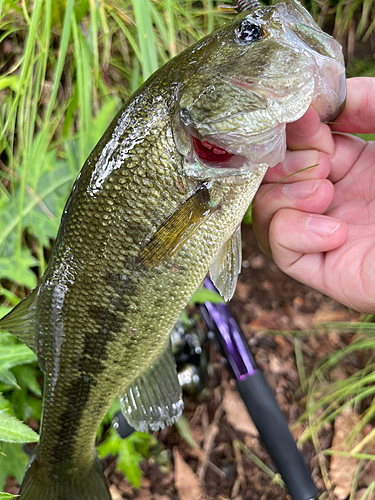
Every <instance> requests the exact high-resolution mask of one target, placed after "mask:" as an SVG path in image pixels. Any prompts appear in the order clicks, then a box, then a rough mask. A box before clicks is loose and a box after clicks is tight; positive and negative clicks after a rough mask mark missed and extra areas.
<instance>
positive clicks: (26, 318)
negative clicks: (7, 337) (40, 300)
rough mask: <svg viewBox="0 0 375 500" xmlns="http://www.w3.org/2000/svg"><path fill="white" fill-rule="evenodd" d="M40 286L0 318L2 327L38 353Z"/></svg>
mask: <svg viewBox="0 0 375 500" xmlns="http://www.w3.org/2000/svg"><path fill="white" fill-rule="evenodd" d="M37 290H38V288H34V290H33V291H32V292H31V293H30V294H29V295H28V296H27V297H25V298H24V299H23V300H21V302H19V303H18V304H17V305H16V306H15V307H14V308H13V309H12V310H11V311H10V312H9V313H8V314H7V315H6V316H4V317H3V318H1V319H0V329H1V330H6V331H7V332H9V333H11V334H12V335H14V336H15V337H17V338H18V339H19V340H20V341H21V342H23V343H24V344H26V345H27V347H29V348H30V349H31V350H32V351H34V352H35V354H36V344H35V314H36V305H35V299H36V297H37Z"/></svg>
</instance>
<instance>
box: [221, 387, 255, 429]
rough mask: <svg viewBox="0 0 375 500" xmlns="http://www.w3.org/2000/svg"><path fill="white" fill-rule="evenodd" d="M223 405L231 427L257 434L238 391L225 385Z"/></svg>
mask: <svg viewBox="0 0 375 500" xmlns="http://www.w3.org/2000/svg"><path fill="white" fill-rule="evenodd" d="M223 407H224V410H225V413H226V415H227V420H228V422H229V423H230V424H231V426H232V427H233V429H235V430H237V431H240V432H245V433H246V434H251V435H252V436H257V435H258V434H259V433H258V429H257V428H256V427H255V425H254V422H253V421H252V420H251V418H250V416H249V413H248V411H247V409H246V407H245V405H244V403H243V401H242V399H241V397H240V395H239V394H238V392H235V391H232V390H231V389H230V388H229V387H227V388H226V389H225V392H224V398H223Z"/></svg>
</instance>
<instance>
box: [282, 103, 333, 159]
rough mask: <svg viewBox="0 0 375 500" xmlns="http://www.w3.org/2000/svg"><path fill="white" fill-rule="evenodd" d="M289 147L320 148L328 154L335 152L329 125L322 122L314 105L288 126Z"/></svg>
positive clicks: (299, 148)
mask: <svg viewBox="0 0 375 500" xmlns="http://www.w3.org/2000/svg"><path fill="white" fill-rule="evenodd" d="M286 141H287V146H288V149H290V150H293V151H296V150H298V151H299V150H301V149H318V150H319V151H323V152H324V153H327V154H328V155H332V154H333V152H334V143H333V139H332V134H331V130H330V128H329V127H328V125H325V124H323V123H321V121H320V118H319V115H318V113H317V112H316V111H315V109H314V108H313V107H311V106H310V108H309V109H308V110H307V111H306V113H305V114H304V115H303V117H302V118H300V119H299V120H297V121H296V122H294V123H289V124H287V126H286Z"/></svg>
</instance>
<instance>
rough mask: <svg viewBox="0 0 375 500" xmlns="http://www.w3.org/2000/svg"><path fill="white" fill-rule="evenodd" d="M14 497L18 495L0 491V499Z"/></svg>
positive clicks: (6, 499) (8, 499)
mask: <svg viewBox="0 0 375 500" xmlns="http://www.w3.org/2000/svg"><path fill="white" fill-rule="evenodd" d="M16 497H18V495H11V494H10V493H2V492H1V491H0V500H11V499H12V498H16Z"/></svg>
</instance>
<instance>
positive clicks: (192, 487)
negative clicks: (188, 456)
mask: <svg viewBox="0 0 375 500" xmlns="http://www.w3.org/2000/svg"><path fill="white" fill-rule="evenodd" d="M173 457H174V466H175V484H176V488H177V491H178V495H179V498H180V500H192V499H194V500H201V499H203V498H204V497H205V495H204V493H203V490H202V488H201V485H200V483H199V480H198V478H197V476H196V475H195V474H194V471H193V469H192V468H191V467H190V466H189V465H188V464H187V463H186V462H185V460H184V459H183V458H182V456H181V455H180V453H179V451H178V449H177V448H174V449H173Z"/></svg>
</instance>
